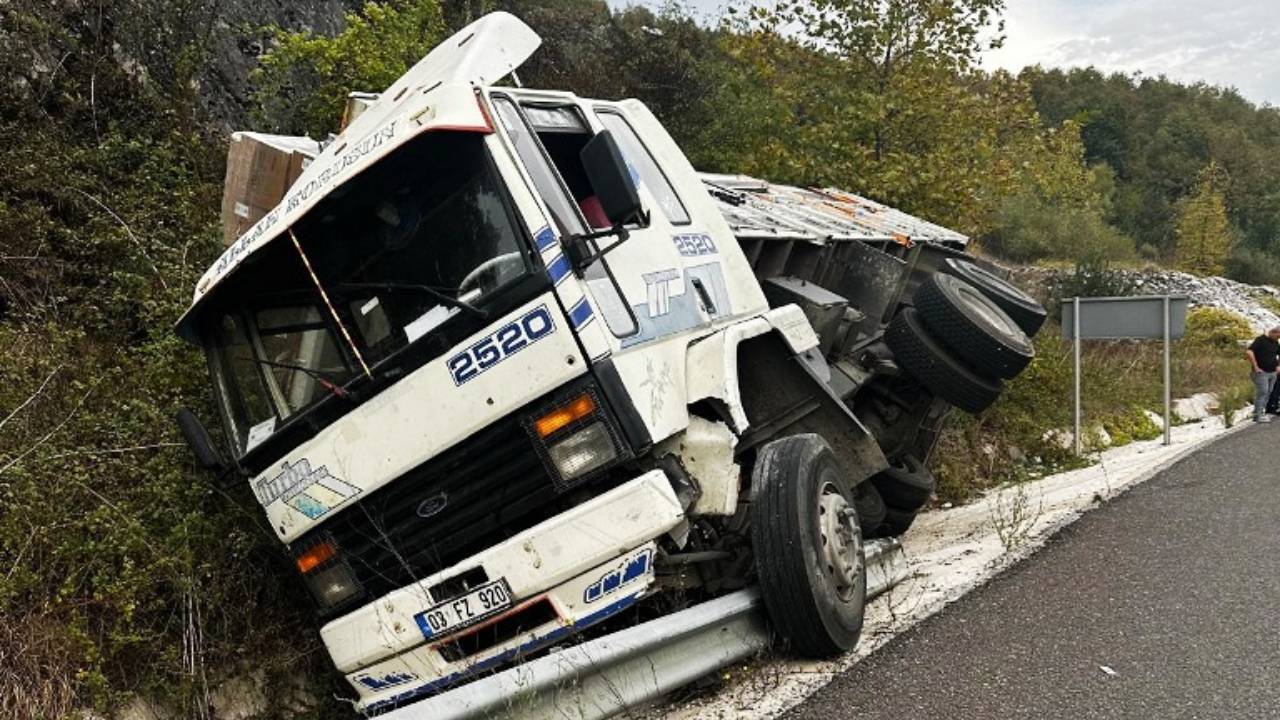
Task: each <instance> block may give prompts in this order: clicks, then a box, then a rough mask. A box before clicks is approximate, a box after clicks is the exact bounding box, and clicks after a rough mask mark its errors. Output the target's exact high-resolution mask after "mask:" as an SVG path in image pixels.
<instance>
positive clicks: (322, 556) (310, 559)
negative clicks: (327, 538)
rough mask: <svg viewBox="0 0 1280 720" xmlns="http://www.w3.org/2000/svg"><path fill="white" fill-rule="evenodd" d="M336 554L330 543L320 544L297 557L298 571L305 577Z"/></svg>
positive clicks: (336, 551) (335, 549)
mask: <svg viewBox="0 0 1280 720" xmlns="http://www.w3.org/2000/svg"><path fill="white" fill-rule="evenodd" d="M337 554H338V550H337V548H335V547H334V546H333V545H332V544H331V543H327V542H322V543H320V544H318V545H316V546H315V547H313V548H311V549H310V550H308V551H306V552H304V553H302V554H301V555H299V556H298V560H297V562H298V570H299V571H300V572H301V573H302V574H303V575H306V574H307V573H309V572H311V571H312V570H315V569H316V568H317V567H320V565H322V564H324V563H325V562H326V561H328V560H331V559H333V557H334V556H335V555H337Z"/></svg>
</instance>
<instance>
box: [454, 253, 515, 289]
mask: <svg viewBox="0 0 1280 720" xmlns="http://www.w3.org/2000/svg"><path fill="white" fill-rule="evenodd" d="M508 267H514V269H515V270H516V271H520V270H524V258H522V257H521V256H520V253H519V252H518V251H517V252H509V253H503V254H501V255H499V256H497V257H493V258H489V259H488V260H485V261H484V262H482V263H480V264H479V265H477V266H475V269H473V270H472V271H471V272H469V273H467V276H466V277H464V278H462V282H461V283H459V284H458V297H462V296H463V295H466V294H467V292H468V291H471V290H475V291H481V290H482V289H483V288H482V287H481V281H482V280H484V279H485V277H486V276H492V277H493V278H495V279H496V278H500V277H502V275H503V271H504V270H506V269H507V268H508Z"/></svg>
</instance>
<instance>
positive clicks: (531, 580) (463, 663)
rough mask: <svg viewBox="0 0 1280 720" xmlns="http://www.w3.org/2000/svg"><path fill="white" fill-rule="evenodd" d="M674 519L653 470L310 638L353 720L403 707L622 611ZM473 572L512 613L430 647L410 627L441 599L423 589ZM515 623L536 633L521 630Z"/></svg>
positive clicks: (664, 485)
mask: <svg viewBox="0 0 1280 720" xmlns="http://www.w3.org/2000/svg"><path fill="white" fill-rule="evenodd" d="M683 518H684V513H683V511H682V510H681V507H680V503H679V501H678V500H677V499H676V496H675V493H674V492H673V491H672V489H671V484H670V482H669V481H668V480H667V478H666V476H665V475H664V474H663V473H662V471H660V470H653V471H650V472H648V473H645V474H643V475H641V476H639V477H637V478H635V479H633V480H631V481H629V482H627V483H625V484H623V485H621V486H619V487H617V488H614V489H613V490H610V491H608V492H606V493H603V494H601V495H599V496H597V497H595V498H592V499H591V500H589V501H587V502H585V503H583V504H581V505H578V506H576V507H574V508H572V509H570V510H568V511H566V512H564V513H561V514H560V515H557V516H555V517H553V518H551V519H550V520H547V521H545V522H543V523H541V524H539V525H536V526H534V527H532V528H530V529H528V530H526V531H524V532H522V533H520V534H519V535H516V536H515V537H513V538H511V539H509V540H506V541H504V542H501V543H499V544H497V545H494V546H492V547H490V548H488V549H486V550H484V551H483V552H480V553H477V554H476V555H474V556H472V557H470V558H468V559H466V560H464V561H462V562H460V563H458V564H456V565H454V566H453V567H451V568H448V569H445V570H442V571H440V572H438V573H435V574H433V575H431V576H430V577H427V578H423V579H422V580H421V581H419V582H417V583H415V584H413V585H411V586H408V587H404V588H401V589H399V590H396V591H394V592H391V593H389V594H387V595H386V596H384V597H382V598H380V599H378V600H376V601H374V602H372V603H369V604H368V605H365V606H364V607H362V608H360V609H358V610H356V611H354V612H352V613H350V614H348V615H345V616H343V617H341V618H338V619H336V620H334V621H333V622H330V623H328V624H327V625H325V626H324V627H323V628H322V629H321V631H320V634H321V637H322V638H323V640H324V643H325V645H326V646H327V648H328V650H329V654H330V655H331V656H332V658H333V661H334V664H335V665H337V666H338V669H339V670H341V671H342V672H344V673H346V675H347V679H348V681H350V682H351V684H352V686H353V687H355V688H356V690H357V692H359V694H360V703H359V705H360V708H361V709H363V710H377V709H380V708H383V707H386V706H388V705H393V704H399V703H403V702H405V701H407V700H409V699H411V698H413V697H416V696H419V695H423V694H427V693H431V692H434V691H436V690H439V689H441V688H444V687H447V686H448V685H451V684H454V683H456V682H458V681H460V680H463V679H465V678H467V677H469V676H471V675H474V674H475V673H478V672H481V671H483V670H486V669H489V668H493V667H496V666H498V665H501V664H503V663H505V662H508V661H510V660H512V659H515V658H518V657H519V656H520V655H521V654H522V653H527V652H531V651H533V650H535V649H537V648H539V647H543V646H546V645H547V644H550V643H551V642H554V641H555V640H557V639H558V638H561V637H563V636H565V635H567V634H570V633H572V632H575V631H577V630H581V629H583V628H584V627H586V626H588V625H591V624H593V623H596V622H599V621H600V620H603V619H605V618H607V617H609V616H611V615H613V614H616V613H617V612H620V611H621V610H623V609H625V608H626V607H628V606H630V605H631V604H633V603H634V602H635V601H636V600H637V599H638V598H639V597H640V596H642V595H644V594H645V592H646V591H647V590H648V588H649V586H650V585H651V584H652V581H653V562H652V560H653V552H654V546H653V545H652V543H651V541H652V540H654V539H655V538H658V537H660V536H661V535H663V534H665V533H667V532H668V531H670V530H671V529H672V528H674V527H675V526H676V525H677V524H679V523H680V522H681V520H683ZM646 554H647V556H646ZM477 567H480V568H483V570H484V572H485V574H486V575H487V577H488V578H490V579H491V580H496V579H498V578H502V579H505V580H506V581H507V583H508V585H509V586H510V590H511V596H512V598H513V601H514V604H513V606H512V608H511V609H510V610H507V611H505V612H504V613H502V614H500V615H497V616H494V617H491V618H489V619H487V620H485V621H484V622H483V623H481V624H479V625H475V626H472V627H468V628H465V629H463V630H460V631H458V632H457V633H454V634H450V635H447V636H445V637H443V638H439V639H436V638H433V639H431V640H428V639H427V638H426V637H425V636H424V634H423V632H422V631H421V630H420V629H419V626H418V623H417V621H416V616H417V615H418V614H419V613H421V612H423V611H425V610H427V609H428V608H430V607H432V606H434V605H436V604H438V603H439V602H443V601H445V600H448V599H449V598H444V597H442V598H432V597H430V593H429V592H428V591H427V588H429V587H431V586H433V585H435V584H436V583H439V582H441V581H442V580H446V579H448V578H451V577H456V576H458V575H459V574H461V573H463V572H466V571H470V570H474V569H475V568H477ZM535 610H536V612H535ZM523 618H534V619H535V620H538V621H539V622H538V623H537V624H536V625H532V624H531V625H530V626H529V627H525V626H524V625H523V623H521V620H522V619H523ZM504 621H506V624H505V625H503V623H504ZM513 623H516V624H517V625H516V626H515V627H514V629H513ZM482 632H489V633H492V634H493V635H494V636H495V638H496V643H495V642H490V643H480V644H473V645H472V646H471V649H470V650H467V651H462V650H459V648H460V647H462V646H463V643H460V642H459V641H460V640H462V639H466V638H468V636H472V635H477V636H478V634H479V633H482ZM471 639H474V638H471Z"/></svg>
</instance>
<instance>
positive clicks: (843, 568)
mask: <svg viewBox="0 0 1280 720" xmlns="http://www.w3.org/2000/svg"><path fill="white" fill-rule="evenodd" d="M753 474H754V478H753V481H754V484H755V487H756V488H757V492H756V498H755V501H754V504H753V507H752V529H751V533H752V546H753V549H754V552H755V558H756V573H757V575H758V577H759V580H760V594H761V596H762V597H763V598H764V605H765V608H766V609H767V610H768V612H769V618H770V619H771V620H772V621H773V627H774V630H775V631H776V632H777V633H778V635H780V636H781V638H782V639H783V640H784V642H786V643H787V645H788V647H789V648H790V649H791V650H792V651H794V652H796V653H798V654H800V655H803V656H806V657H815V658H826V657H832V656H835V655H839V654H840V653H843V652H847V651H849V650H852V649H853V647H854V646H855V645H856V644H857V643H858V636H859V634H860V633H861V632H862V616H863V610H864V606H865V604H866V599H867V569H866V563H865V560H864V557H863V550H862V538H861V533H860V532H859V527H858V513H857V510H856V509H855V507H854V493H853V491H852V488H850V486H849V482H848V480H847V479H846V478H845V477H844V475H843V474H842V473H841V471H840V467H839V465H838V464H837V463H836V459H835V456H834V455H833V454H832V452H831V448H830V447H829V446H828V445H827V443H826V441H825V440H823V439H822V438H821V437H820V436H818V435H812V434H807V435H795V436H792V437H788V438H783V439H781V440H775V441H774V442H771V443H769V444H768V445H765V446H764V447H763V448H761V449H760V452H759V454H758V455H757V457H756V466H755V470H754V473H753Z"/></svg>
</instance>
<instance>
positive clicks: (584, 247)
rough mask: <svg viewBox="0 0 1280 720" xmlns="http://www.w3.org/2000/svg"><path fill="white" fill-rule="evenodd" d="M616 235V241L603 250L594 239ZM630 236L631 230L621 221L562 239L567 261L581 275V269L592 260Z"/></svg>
mask: <svg viewBox="0 0 1280 720" xmlns="http://www.w3.org/2000/svg"><path fill="white" fill-rule="evenodd" d="M615 236H616V237H617V238H618V239H617V241H615V242H613V243H610V244H609V246H608V247H606V248H604V249H603V250H601V249H600V246H599V244H597V243H596V240H599V239H600V238H606V237H615ZM629 237H631V232H630V231H629V230H627V228H626V227H624V226H623V225H622V224H621V223H619V224H617V225H614V226H613V227H611V228H606V229H604V230H597V231H595V232H589V233H583V234H582V235H573V236H571V237H568V238H566V239H565V241H564V248H565V254H566V255H568V256H569V261H570V262H572V263H573V268H574V270H575V271H577V272H578V273H579V275H581V273H582V271H583V270H585V269H586V268H587V266H588V265H590V264H591V263H592V262H594V261H596V260H598V259H600V258H602V257H604V256H605V255H606V254H607V253H608V252H610V251H611V250H613V249H614V248H616V247H618V246H619V245H621V244H622V243H624V242H626V241H627V238H629Z"/></svg>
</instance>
